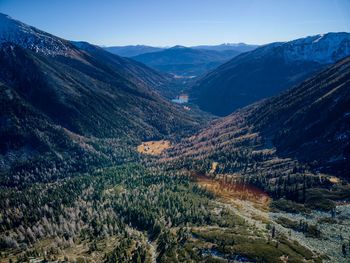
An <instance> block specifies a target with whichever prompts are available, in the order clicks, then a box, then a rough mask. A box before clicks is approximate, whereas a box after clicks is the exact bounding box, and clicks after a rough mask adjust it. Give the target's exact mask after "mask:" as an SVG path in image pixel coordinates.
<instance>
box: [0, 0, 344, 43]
mask: <svg viewBox="0 0 350 263" xmlns="http://www.w3.org/2000/svg"><path fill="white" fill-rule="evenodd" d="M0 12H2V13H5V14H7V15H9V16H11V17H13V18H14V19H17V20H20V21H22V22H24V23H27V24H29V25H32V26H35V27H37V28H39V29H42V30H44V31H47V32H49V33H52V34H54V35H57V36H59V37H62V38H65V39H69V40H75V41H88V42H90V43H93V44H96V45H100V46H126V45H148V46H157V47H171V46H175V45H183V46H196V45H218V44H222V43H240V42H243V43H247V44H254V45H262V44H267V43H271V42H279V41H288V40H293V39H297V38H301V37H305V36H310V35H317V34H323V33H327V32H349V31H350V16H348V15H347V14H349V13H350V1H346V0H334V1H326V0H322V1H317V2H311V1H305V0H298V1H290V0H287V1H273V0H268V1H264V2H262V1H255V0H249V1H241V0H237V1H229V0H221V1H210V0H206V1H199V0H194V1H191V2H188V1H185V0H180V1H177V2H169V1H159V0H150V1H147V2H146V1H142V2H141V1H137V0H131V1H128V2H124V1H104V2H103V3H97V2H95V1H81V0H78V1H73V2H72V1H55V0H54V1H40V0H34V1H30V2H29V1H21V0H11V1H10V0H2V1H1V2H0Z"/></svg>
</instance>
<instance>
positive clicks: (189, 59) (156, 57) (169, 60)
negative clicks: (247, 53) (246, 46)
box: [132, 46, 240, 76]
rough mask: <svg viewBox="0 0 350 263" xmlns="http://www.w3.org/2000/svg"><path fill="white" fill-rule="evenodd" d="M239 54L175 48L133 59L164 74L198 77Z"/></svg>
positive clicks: (233, 51) (235, 52)
mask: <svg viewBox="0 0 350 263" xmlns="http://www.w3.org/2000/svg"><path fill="white" fill-rule="evenodd" d="M239 53H240V52H238V51H235V50H224V51H215V50H204V49H193V48H188V47H183V46H175V47H172V48H169V49H165V50H163V51H158V52H152V53H146V54H141V55H138V56H135V57H132V58H133V59H135V60H137V61H140V62H142V63H144V64H146V65H148V66H150V67H153V68H155V69H157V70H160V71H163V72H167V73H171V74H174V75H180V76H198V75H201V74H203V73H204V72H206V71H208V70H211V69H214V68H215V67H217V66H218V65H220V64H222V63H224V62H226V61H227V60H229V59H231V58H233V57H235V56H237V55H238V54H239Z"/></svg>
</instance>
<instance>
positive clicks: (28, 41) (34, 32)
mask: <svg viewBox="0 0 350 263" xmlns="http://www.w3.org/2000/svg"><path fill="white" fill-rule="evenodd" d="M5 42H10V43H13V44H16V45H18V46H21V47H23V48H26V49H30V50H33V51H35V52H38V53H43V54H45V55H51V56H56V55H63V56H67V55H69V54H70V53H71V47H72V45H71V44H70V43H69V42H68V41H66V40H64V39H61V38H59V37H56V36H53V35H51V34H48V33H46V32H44V31H41V30H39V29H37V28H35V27H31V26H29V25H26V24H24V23H22V22H20V21H17V20H15V19H12V18H11V17H10V16H8V15H5V14H2V13H0V44H1V43H5Z"/></svg>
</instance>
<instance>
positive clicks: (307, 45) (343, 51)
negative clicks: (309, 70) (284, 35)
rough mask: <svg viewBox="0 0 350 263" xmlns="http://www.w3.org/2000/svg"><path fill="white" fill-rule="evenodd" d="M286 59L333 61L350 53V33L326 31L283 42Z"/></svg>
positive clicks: (324, 62)
mask: <svg viewBox="0 0 350 263" xmlns="http://www.w3.org/2000/svg"><path fill="white" fill-rule="evenodd" d="M282 47H283V53H284V58H285V60H286V61H296V60H306V61H315V62H319V63H321V64H330V63H335V62H336V61H338V60H340V59H342V58H344V57H346V56H349V55H350V33H328V34H320V35H316V36H310V37H306V38H301V39H296V40H294V41H290V42H285V43H284V44H283V45H282Z"/></svg>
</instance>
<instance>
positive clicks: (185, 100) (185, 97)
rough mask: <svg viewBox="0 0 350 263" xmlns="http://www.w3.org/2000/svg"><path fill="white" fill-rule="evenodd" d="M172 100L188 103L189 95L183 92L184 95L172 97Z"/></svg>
mask: <svg viewBox="0 0 350 263" xmlns="http://www.w3.org/2000/svg"><path fill="white" fill-rule="evenodd" d="M171 101H172V102H175V103H179V104H183V103H187V102H188V95H185V94H183V95H180V96H177V97H176V98H175V99H172V100H171Z"/></svg>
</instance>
